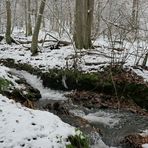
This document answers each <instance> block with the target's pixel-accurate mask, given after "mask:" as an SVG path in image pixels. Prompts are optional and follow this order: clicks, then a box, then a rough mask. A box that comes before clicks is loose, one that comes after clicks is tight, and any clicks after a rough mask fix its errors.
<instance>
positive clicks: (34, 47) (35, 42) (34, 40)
mask: <svg viewBox="0 0 148 148" xmlns="http://www.w3.org/2000/svg"><path fill="white" fill-rule="evenodd" d="M45 3H46V0H42V1H41V4H40V8H39V14H38V17H37V21H36V24H35V28H34V32H33V36H32V44H31V52H32V55H35V54H37V49H38V35H39V30H40V26H41V22H42V16H43V12H44V8H45Z"/></svg>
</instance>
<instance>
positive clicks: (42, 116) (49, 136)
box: [0, 94, 75, 148]
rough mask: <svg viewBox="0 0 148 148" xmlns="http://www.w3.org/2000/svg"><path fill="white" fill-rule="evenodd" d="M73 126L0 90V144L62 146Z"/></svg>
mask: <svg viewBox="0 0 148 148" xmlns="http://www.w3.org/2000/svg"><path fill="white" fill-rule="evenodd" d="M74 134H75V128H74V127H72V126H70V125H68V124H66V123H64V122H62V121H61V119H60V118H59V117H57V116H55V115H53V114H52V113H49V112H46V111H39V110H32V109H28V108H26V107H22V106H21V104H19V103H15V102H14V101H12V100H9V99H8V98H6V97H4V96H2V95H1V94H0V147H1V148H4V147H7V148H8V147H15V148H19V147H21V146H23V147H25V148H28V147H31V148H47V147H48V148H52V147H54V148H60V147H62V148H64V147H65V145H66V144H67V142H66V138H67V137H68V136H69V135H74Z"/></svg>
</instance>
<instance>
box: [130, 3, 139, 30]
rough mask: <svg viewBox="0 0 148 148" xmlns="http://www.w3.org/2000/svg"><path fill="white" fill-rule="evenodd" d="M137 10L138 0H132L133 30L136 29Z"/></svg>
mask: <svg viewBox="0 0 148 148" xmlns="http://www.w3.org/2000/svg"><path fill="white" fill-rule="evenodd" d="M138 10H139V0H133V7H132V29H133V31H135V30H137V29H138Z"/></svg>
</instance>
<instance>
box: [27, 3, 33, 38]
mask: <svg viewBox="0 0 148 148" xmlns="http://www.w3.org/2000/svg"><path fill="white" fill-rule="evenodd" d="M27 4H28V5H27V36H30V35H32V25H31V9H30V5H31V0H28V1H27Z"/></svg>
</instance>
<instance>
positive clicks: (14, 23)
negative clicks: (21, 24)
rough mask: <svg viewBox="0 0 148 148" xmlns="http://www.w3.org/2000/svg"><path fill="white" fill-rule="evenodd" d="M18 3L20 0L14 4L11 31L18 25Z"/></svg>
mask: <svg viewBox="0 0 148 148" xmlns="http://www.w3.org/2000/svg"><path fill="white" fill-rule="evenodd" d="M17 3H18V0H16V1H15V5H14V13H13V26H12V29H11V32H13V30H14V27H15V25H16V11H17Z"/></svg>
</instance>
